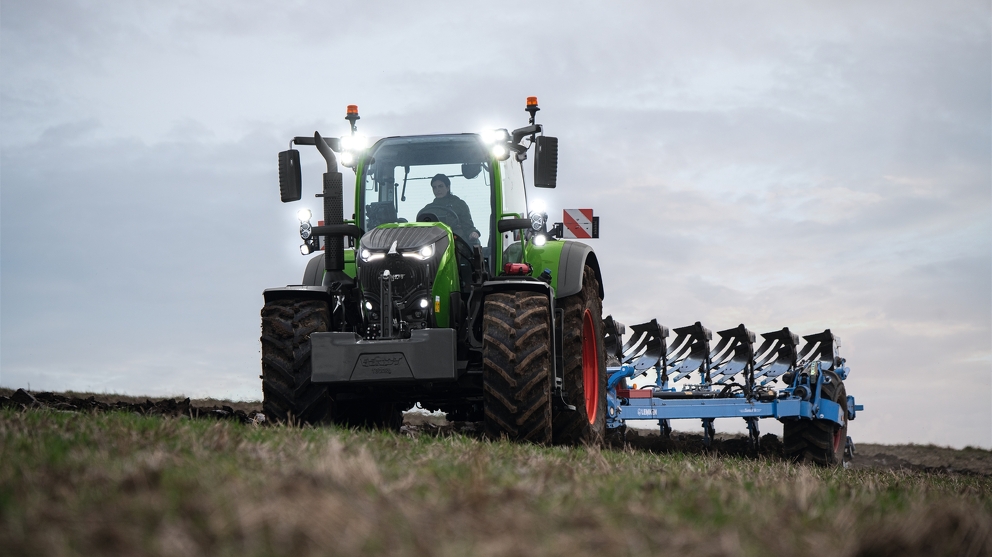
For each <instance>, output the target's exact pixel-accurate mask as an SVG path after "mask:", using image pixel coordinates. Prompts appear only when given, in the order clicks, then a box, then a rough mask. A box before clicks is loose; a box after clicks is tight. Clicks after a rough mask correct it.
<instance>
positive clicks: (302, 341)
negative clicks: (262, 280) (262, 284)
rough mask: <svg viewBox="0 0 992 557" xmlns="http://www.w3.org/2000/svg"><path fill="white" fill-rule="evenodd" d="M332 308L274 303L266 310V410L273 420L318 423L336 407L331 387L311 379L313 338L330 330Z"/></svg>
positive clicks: (294, 302)
mask: <svg viewBox="0 0 992 557" xmlns="http://www.w3.org/2000/svg"><path fill="white" fill-rule="evenodd" d="M330 320H331V318H330V313H329V312H328V309H327V304H326V303H323V302H320V301H316V300H274V301H271V302H269V303H267V304H265V306H264V307H263V308H262V397H263V401H262V411H263V412H264V413H265V417H266V418H268V419H269V420H272V421H275V422H281V423H291V424H299V425H302V424H314V423H317V422H320V421H321V420H323V419H324V418H325V417H326V416H327V414H328V411H329V410H330V408H331V399H330V397H329V396H328V394H327V387H325V386H323V385H319V384H314V383H312V382H311V381H310V334H311V333H316V332H323V331H327V330H328V329H329V328H330Z"/></svg>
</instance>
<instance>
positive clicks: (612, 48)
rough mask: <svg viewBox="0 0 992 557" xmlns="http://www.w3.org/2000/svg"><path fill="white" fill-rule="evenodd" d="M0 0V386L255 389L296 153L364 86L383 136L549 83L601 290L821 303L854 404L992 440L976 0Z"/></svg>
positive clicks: (764, 326) (712, 307)
mask: <svg viewBox="0 0 992 557" xmlns="http://www.w3.org/2000/svg"><path fill="white" fill-rule="evenodd" d="M566 8H567V9H568V14H569V16H568V17H567V18H566V17H563V15H562V14H563V13H565V12H564V11H563V10H565V9H566ZM0 16H2V17H0V30H2V33H0V70H2V72H3V75H4V77H5V79H4V80H3V82H2V83H0V107H2V110H0V132H2V133H0V217H2V218H0V246H2V250H0V269H2V286H0V288H2V289H0V303H2V307H3V312H2V314H0V327H2V336H0V342H2V349H3V350H2V352H0V358H2V360H0V362H2V371H0V383H2V384H4V385H5V386H7V385H9V386H23V385H24V384H25V382H32V385H34V386H36V387H40V388H52V389H61V388H92V389H97V390H104V389H106V390H117V391H128V392H133V393H139V394H171V393H174V392H178V391H185V392H187V393H191V394H196V393H197V392H199V393H204V394H207V393H209V394H213V395H216V396H238V397H257V396H259V394H258V381H257V378H256V376H257V374H258V367H259V366H258V343H257V337H258V332H259V331H258V310H259V306H260V304H261V296H260V294H261V290H262V289H264V288H267V287H271V286H278V285H282V284H287V283H290V282H295V281H297V280H299V279H298V277H299V276H300V275H301V274H302V268H303V264H304V259H303V258H302V257H300V256H298V255H297V251H296V246H297V244H298V238H296V231H295V219H294V217H293V214H294V213H295V209H296V208H297V207H296V206H283V205H280V204H279V203H278V202H277V201H276V199H277V198H276V185H275V153H276V152H277V151H279V150H282V149H284V148H285V145H286V143H287V141H288V139H289V138H290V137H292V136H295V135H308V134H310V133H312V132H313V131H314V130H315V129H316V130H320V131H321V132H322V133H325V134H326V135H334V134H337V133H342V132H344V130H345V127H344V126H345V125H346V123H345V122H344V120H343V116H344V115H343V109H344V106H345V105H347V104H356V103H357V104H359V105H360V107H361V113H362V120H360V122H359V126H360V128H361V129H362V131H363V132H366V133H369V134H372V135H394V134H415V133H442V132H460V131H475V130H479V129H482V128H484V127H489V126H506V127H515V126H518V125H523V124H524V123H525V122H526V121H525V118H526V114H525V113H524V112H523V107H522V100H523V97H525V96H527V95H532V94H536V95H538V97H539V98H540V100H541V106H542V108H543V109H542V111H541V112H540V113H539V116H538V118H539V121H541V122H542V123H544V124H545V125H546V126H547V130H548V132H549V133H551V134H552V135H557V136H558V137H559V138H560V140H561V153H560V155H561V167H560V172H559V184H560V186H559V188H558V189H557V190H553V191H546V190H545V191H541V192H536V195H537V196H539V197H541V199H542V200H544V201H545V202H546V203H547V205H548V207H549V209H550V211H551V213H552V214H553V215H556V214H557V213H558V212H559V211H560V210H561V209H563V208H576V207H593V208H595V210H596V212H597V214H598V215H600V217H601V234H602V237H601V239H600V240H597V241H595V242H594V243H593V246H594V247H595V248H596V250H597V253H599V256H600V261H601V263H602V264H603V267H604V275H605V284H606V288H607V297H606V308H607V310H608V311H610V312H612V313H613V314H614V315H615V316H617V317H618V318H619V319H620V320H621V321H625V322H627V323H634V322H637V321H639V320H641V319H650V318H652V317H656V318H658V319H659V320H660V321H661V322H663V323H664V324H666V325H668V326H671V327H676V326H681V325H685V324H689V323H692V322H694V321H697V320H700V321H702V322H703V323H704V324H705V325H707V326H708V327H710V328H712V329H714V330H718V329H722V328H726V327H732V326H735V325H737V324H738V323H742V322H743V323H745V324H746V325H747V326H749V327H751V328H752V330H754V331H755V332H758V333H761V332H767V331H770V330H774V329H778V328H781V327H782V326H790V327H791V328H793V329H794V330H797V331H799V332H802V333H812V332H817V331H819V330H823V329H824V328H828V327H829V328H831V329H832V330H834V331H835V332H837V333H838V334H839V335H840V336H841V337H842V339H843V341H844V348H843V349H842V352H843V353H844V354H845V356H846V357H848V359H849V363H850V365H851V367H852V370H853V373H852V376H851V379H850V389H849V390H850V392H851V393H852V394H855V395H857V396H858V397H859V401H860V400H862V398H863V399H864V400H866V401H867V402H866V404H868V409H867V410H866V412H865V413H864V414H863V415H862V416H861V417H859V420H858V422H857V423H856V428H852V434H854V435H856V436H861V438H863V439H864V440H871V441H882V442H888V441H895V440H913V441H916V442H938V443H941V444H948V443H949V444H955V445H963V444H977V445H982V446H992V396H990V395H992V391H990V386H989V383H990V381H992V373H990V372H992V324H990V315H989V308H990V307H992V300H990V292H992V255H990V254H992V245H990V244H992V187H990V184H992V171H990V168H992V125H990V122H992V55H990V52H992V32H990V31H989V29H990V25H989V24H990V22H992V17H990V9H989V7H988V6H987V5H986V4H984V3H977V2H959V3H944V4H941V5H940V6H936V5H933V4H931V3H926V2H915V3H908V4H907V3H904V2H900V3H884V2H883V3H871V4H845V5H823V6H797V5H795V4H793V3H780V4H770V5H762V6H751V5H737V4H723V5H711V4H705V5H703V4H698V3H692V2H686V3H670V4H665V5H664V6H658V5H656V4H653V3H647V2H629V3H623V4H614V5H601V4H597V3H593V2H585V3H583V2H580V3H569V4H568V5H567V6H565V5H563V4H560V3H550V4H548V3H544V4H539V5H534V4H533V3H522V2H521V3H514V2H511V3H509V4H505V3H504V4H501V5H500V6H499V7H498V8H496V7H494V8H492V9H480V8H478V7H476V6H470V5H467V4H464V3H460V2H440V3H435V4H433V5H432V6H431V7H429V8H424V7H422V6H414V5H411V4H408V3H402V2H389V3H385V4H380V5H376V6H371V7H370V6H366V5H358V4H356V3H346V4H341V3H336V4H333V5H331V4H327V5H314V4H312V3H305V2H299V3H294V2H289V3H283V4H280V6H279V8H278V9H273V7H272V5H271V4H268V3H264V2H245V3H241V4H239V5H238V7H237V8H232V7H225V6H219V5H209V4H202V3H182V2H180V3H171V4H161V3H152V2H141V3H132V4H129V5H127V6H111V5H84V4H80V3H77V2H71V1H58V2H56V1H51V2H35V3H23V2H21V3H18V2H14V3H11V2H7V3H4V4H3V5H2V7H0ZM549 22H550V23H549ZM303 163H304V177H305V181H306V184H305V187H304V190H305V192H304V193H305V195H306V196H309V195H310V194H311V193H313V192H314V191H315V190H314V188H315V184H316V180H317V176H319V173H320V165H321V163H320V160H319V157H318V156H317V155H316V154H315V153H310V152H305V153H304V161H303ZM307 198H308V199H309V197H307ZM348 202H349V201H347V200H346V203H348ZM311 207H312V208H316V203H314V204H312V205H311ZM935 385H937V386H938V388H934V386H935ZM946 385H968V388H967V389H966V390H967V393H966V394H964V395H962V396H961V397H958V396H957V394H956V393H958V392H959V389H957V388H954V389H952V388H948V387H946ZM908 400H911V401H914V403H913V404H909V403H907V401H908ZM916 401H926V403H927V404H928V405H929V408H931V409H932V410H931V411H928V413H927V415H926V416H923V415H915V414H914V412H915V410H914V409H915V408H917V407H918V406H917V405H916V404H915V402H916Z"/></svg>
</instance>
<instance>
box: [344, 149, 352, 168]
mask: <svg viewBox="0 0 992 557" xmlns="http://www.w3.org/2000/svg"><path fill="white" fill-rule="evenodd" d="M341 166H347V167H348V168H351V167H353V166H355V155H354V153H352V152H351V151H345V152H344V153H341Z"/></svg>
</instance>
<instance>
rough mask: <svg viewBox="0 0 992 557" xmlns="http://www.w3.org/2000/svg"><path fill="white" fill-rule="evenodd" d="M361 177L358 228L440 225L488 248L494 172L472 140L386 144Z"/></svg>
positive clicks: (426, 138) (445, 138) (422, 139)
mask: <svg viewBox="0 0 992 557" xmlns="http://www.w3.org/2000/svg"><path fill="white" fill-rule="evenodd" d="M367 160H369V161H371V162H370V163H367V164H366V166H365V168H364V169H363V172H362V184H363V188H362V201H361V203H362V228H363V229H365V230H372V229H373V228H375V227H377V226H379V225H381V224H385V223H390V222H417V221H418V220H419V221H422V222H429V221H440V222H443V223H445V224H447V225H448V226H450V227H451V229H452V231H453V232H454V233H455V234H456V235H457V236H459V237H461V238H462V239H463V240H465V241H466V242H468V243H470V244H474V245H482V246H483V247H488V246H489V244H490V240H491V238H490V229H491V226H490V222H491V220H492V201H491V200H492V172H491V169H490V161H489V158H488V155H487V152H486V149H485V148H484V146H483V145H482V143H481V142H480V140H479V138H478V137H477V136H475V135H456V136H421V137H403V138H388V139H384V140H382V141H380V142H379V143H378V144H377V145H376V147H374V148H373V150H372V151H371V152H370V157H369V158H368V159H367Z"/></svg>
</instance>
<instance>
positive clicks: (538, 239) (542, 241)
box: [534, 234, 548, 247]
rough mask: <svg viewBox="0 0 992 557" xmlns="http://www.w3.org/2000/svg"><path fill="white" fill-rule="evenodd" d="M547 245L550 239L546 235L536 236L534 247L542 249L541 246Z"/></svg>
mask: <svg viewBox="0 0 992 557" xmlns="http://www.w3.org/2000/svg"><path fill="white" fill-rule="evenodd" d="M546 243H548V237H547V236H545V235H544V234H538V235H537V236H534V245H535V246H537V247H541V246H543V245H544V244H546Z"/></svg>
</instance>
